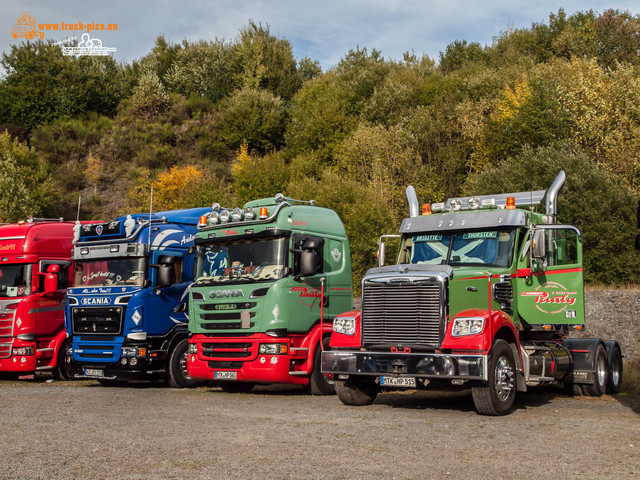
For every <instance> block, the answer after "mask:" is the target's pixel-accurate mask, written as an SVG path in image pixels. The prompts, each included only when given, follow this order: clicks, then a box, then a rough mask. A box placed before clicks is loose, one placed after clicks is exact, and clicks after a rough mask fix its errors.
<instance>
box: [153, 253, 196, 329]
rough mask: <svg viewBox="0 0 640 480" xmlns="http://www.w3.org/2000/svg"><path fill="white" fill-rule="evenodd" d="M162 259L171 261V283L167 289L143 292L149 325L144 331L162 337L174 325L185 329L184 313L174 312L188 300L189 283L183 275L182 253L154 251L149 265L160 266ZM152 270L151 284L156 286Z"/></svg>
mask: <svg viewBox="0 0 640 480" xmlns="http://www.w3.org/2000/svg"><path fill="white" fill-rule="evenodd" d="M163 257H165V258H166V257H172V259H173V260H172V262H171V268H172V269H173V283H172V284H171V285H169V286H168V287H163V288H155V289H153V288H151V289H146V290H145V293H146V294H147V295H148V310H149V315H148V317H147V319H148V322H149V323H148V324H147V328H146V330H147V333H148V334H149V335H164V334H166V333H167V332H168V331H169V330H171V328H173V326H174V325H181V324H184V325H185V327H186V325H187V321H188V317H187V314H186V312H184V311H183V312H180V311H179V312H176V311H175V309H176V307H177V306H178V305H179V304H180V303H182V302H187V300H188V299H187V287H188V286H189V283H190V282H189V281H186V275H183V272H184V269H183V267H184V265H183V263H184V252H183V251H180V250H171V249H163V250H160V251H158V250H156V251H154V252H153V255H152V258H151V263H152V264H156V265H157V264H160V263H162V262H163V261H164V260H163ZM152 270H156V272H155V274H153V273H152V282H153V285H157V268H154V267H152Z"/></svg>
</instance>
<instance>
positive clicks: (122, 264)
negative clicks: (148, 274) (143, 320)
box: [73, 257, 146, 287]
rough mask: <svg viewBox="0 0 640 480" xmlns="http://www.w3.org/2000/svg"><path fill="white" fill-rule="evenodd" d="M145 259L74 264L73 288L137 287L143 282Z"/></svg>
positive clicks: (121, 259)
mask: <svg viewBox="0 0 640 480" xmlns="http://www.w3.org/2000/svg"><path fill="white" fill-rule="evenodd" d="M145 271H146V258H144V257H128V258H102V259H92V260H86V261H79V262H77V263H76V270H75V275H74V278H73V286H74V287H81V286H90V285H95V286H105V285H138V286H142V284H143V283H144V280H145Z"/></svg>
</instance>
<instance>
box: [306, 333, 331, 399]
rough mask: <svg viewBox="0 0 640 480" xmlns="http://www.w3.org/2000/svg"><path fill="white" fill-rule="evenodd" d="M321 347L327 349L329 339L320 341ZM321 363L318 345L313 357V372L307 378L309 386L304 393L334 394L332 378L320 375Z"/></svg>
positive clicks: (320, 352)
mask: <svg viewBox="0 0 640 480" xmlns="http://www.w3.org/2000/svg"><path fill="white" fill-rule="evenodd" d="M322 345H323V347H324V349H325V350H328V349H329V337H326V338H324V339H323V340H322ZM321 363H322V351H321V349H320V345H318V347H317V348H316V352H315V354H314V355H313V370H312V371H311V376H310V377H309V385H307V386H306V388H305V391H306V392H307V393H308V394H310V395H333V394H334V393H336V389H335V387H334V385H333V376H327V375H324V374H323V373H322V365H321Z"/></svg>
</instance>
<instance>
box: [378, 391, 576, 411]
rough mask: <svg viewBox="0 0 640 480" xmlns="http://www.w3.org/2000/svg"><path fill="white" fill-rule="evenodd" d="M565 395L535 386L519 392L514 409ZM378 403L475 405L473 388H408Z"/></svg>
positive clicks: (423, 407)
mask: <svg viewBox="0 0 640 480" xmlns="http://www.w3.org/2000/svg"><path fill="white" fill-rule="evenodd" d="M558 395H560V396H563V393H562V391H558V390H556V389H548V388H535V389H531V390H530V391H528V392H527V393H518V395H517V396H516V402H515V406H514V409H515V410H519V409H527V408H536V407H540V406H543V405H546V404H549V403H550V402H551V400H552V399H553V398H555V397H556V396H558ZM375 403H376V404H377V405H389V406H390V407H392V408H407V409H417V410H426V409H434V410H456V411H459V412H474V411H475V406H474V404H473V398H472V396H471V390H469V389H465V390H461V391H451V390H429V391H426V390H418V391H416V390H407V391H388V392H384V393H381V394H380V395H378V397H377V398H376V401H375Z"/></svg>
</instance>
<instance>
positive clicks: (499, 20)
mask: <svg viewBox="0 0 640 480" xmlns="http://www.w3.org/2000/svg"><path fill="white" fill-rule="evenodd" d="M7 3H8V2H5V3H4V6H3V7H2V9H1V10H0V11H1V13H0V50H2V51H4V52H8V51H9V50H10V48H11V45H12V44H17V43H20V42H21V41H22V39H20V38H18V39H17V40H14V39H13V38H12V37H11V31H12V28H13V26H14V25H15V23H16V19H17V17H18V15H19V14H20V13H22V12H23V11H29V12H30V13H31V14H32V15H34V16H35V17H36V22H37V23H59V22H65V23H76V22H83V23H84V24H86V23H89V22H96V23H105V24H108V23H117V25H118V30H117V31H111V32H108V31H105V32H100V33H95V34H94V33H92V34H91V35H92V37H98V38H100V39H101V40H102V44H103V46H106V47H114V48H116V53H115V54H114V55H115V57H116V58H117V59H118V60H123V61H126V62H131V61H132V60H135V59H139V58H141V57H142V56H144V55H145V54H146V53H148V52H149V51H150V49H151V48H152V47H153V44H154V41H155V39H156V37H157V36H158V35H160V34H163V35H164V36H165V38H166V39H167V40H168V41H170V42H180V41H182V40H183V39H185V38H187V39H189V40H198V39H214V38H216V37H218V38H225V39H227V40H231V39H233V38H235V36H236V35H237V33H238V30H239V29H241V28H242V27H243V26H246V25H247V23H248V21H249V19H251V20H253V21H255V22H256V23H257V22H261V23H262V24H263V25H269V26H270V29H271V33H272V34H274V35H276V36H278V37H281V38H286V39H287V40H289V42H291V44H292V46H293V52H294V55H295V56H296V57H297V58H303V57H305V56H307V57H310V58H312V59H314V60H319V61H320V63H321V65H322V67H323V69H324V70H326V69H328V68H331V67H332V66H334V65H336V63H338V62H339V61H340V59H341V58H342V57H344V55H345V54H346V53H347V52H348V51H349V50H350V49H353V48H356V47H357V46H359V47H367V48H368V49H369V50H371V49H372V48H376V49H378V50H380V51H381V52H382V55H383V56H384V57H385V58H392V59H401V58H402V54H403V53H404V52H406V51H410V50H413V51H414V52H415V53H416V54H418V55H422V54H427V55H429V56H430V57H431V58H433V59H436V60H437V58H438V54H439V52H441V51H443V50H444V49H445V48H446V46H447V45H448V44H449V43H451V42H453V41H455V40H467V41H468V42H480V43H481V44H490V43H491V42H492V38H493V37H494V36H497V35H499V34H500V33H501V32H504V31H506V30H508V29H509V28H523V27H529V26H531V24H532V23H533V22H537V23H540V22H544V23H546V22H547V21H548V18H549V14H550V13H552V12H553V13H555V12H557V11H558V9H559V8H563V9H564V10H565V11H566V12H567V13H568V14H571V13H574V12H576V11H585V10H589V9H593V10H595V11H598V12H602V11H604V10H606V9H609V8H614V9H619V10H628V11H630V12H631V13H632V14H634V15H636V14H638V13H640V5H639V4H638V2H637V1H628V0H622V1H618V2H617V3H610V2H603V1H590V0H580V1H574V0H565V1H563V2H560V1H547V0H540V1H537V2H536V1H519V0H484V1H482V2H480V1H462V0H429V1H418V0H386V1H380V0H366V1H365V0H342V1H339V0H326V1H322V2H314V3H312V2H304V1H300V0H276V1H268V0H211V1H203V0H198V1H188V0H183V1H169V0H156V1H148V0H137V1H136V0H129V1H122V0H112V1H110V2H101V3H98V2H94V1H86V0H85V1H71V0H58V1H51V0H33V1H27V0H23V1H20V0H18V1H13V2H11V3H10V4H7ZM2 32H4V33H2ZM81 34H82V32H67V33H63V32H60V31H58V32H53V31H50V32H46V33H45V38H46V39H53V40H55V41H61V40H64V39H65V38H66V37H68V36H73V35H77V36H78V37H80V35H81Z"/></svg>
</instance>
